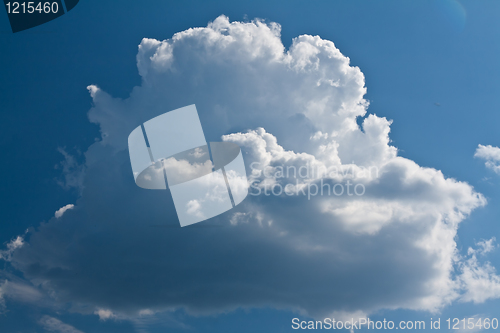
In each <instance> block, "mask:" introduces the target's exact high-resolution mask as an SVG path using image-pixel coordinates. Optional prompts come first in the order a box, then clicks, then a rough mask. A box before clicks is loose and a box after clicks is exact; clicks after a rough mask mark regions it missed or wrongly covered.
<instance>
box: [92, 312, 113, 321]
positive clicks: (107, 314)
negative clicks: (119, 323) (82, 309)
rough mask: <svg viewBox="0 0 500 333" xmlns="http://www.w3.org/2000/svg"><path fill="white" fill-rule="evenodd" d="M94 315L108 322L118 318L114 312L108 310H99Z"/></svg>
mask: <svg viewBox="0 0 500 333" xmlns="http://www.w3.org/2000/svg"><path fill="white" fill-rule="evenodd" d="M94 314H96V315H98V316H99V319H100V320H108V319H111V318H115V317H116V315H115V314H114V313H113V311H111V310H108V309H98V310H96V311H94Z"/></svg>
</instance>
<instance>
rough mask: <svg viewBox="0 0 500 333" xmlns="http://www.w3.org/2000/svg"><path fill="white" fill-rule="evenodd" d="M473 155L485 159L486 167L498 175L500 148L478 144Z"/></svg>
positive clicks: (499, 169)
mask: <svg viewBox="0 0 500 333" xmlns="http://www.w3.org/2000/svg"><path fill="white" fill-rule="evenodd" d="M474 157H477V158H481V159H483V160H486V162H485V165H486V167H487V168H488V169H491V170H493V171H494V172H495V173H497V174H499V175H500V148H498V147H493V146H491V145H487V146H483V145H478V146H477V149H476V152H475V153H474Z"/></svg>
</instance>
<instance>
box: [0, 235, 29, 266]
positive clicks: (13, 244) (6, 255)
mask: <svg viewBox="0 0 500 333" xmlns="http://www.w3.org/2000/svg"><path fill="white" fill-rule="evenodd" d="M23 245H24V238H23V236H17V237H16V238H14V239H13V240H11V241H10V242H8V243H7V249H5V250H0V259H2V260H5V261H10V260H11V258H12V253H14V251H15V250H16V249H18V248H20V247H22V246H23Z"/></svg>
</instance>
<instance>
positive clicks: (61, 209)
mask: <svg viewBox="0 0 500 333" xmlns="http://www.w3.org/2000/svg"><path fill="white" fill-rule="evenodd" d="M73 208H75V205H73V204H68V205H66V206H63V207H61V208H59V209H58V210H57V211H56V212H55V214H54V216H55V217H56V218H60V217H61V216H63V215H64V213H65V212H66V211H67V210H69V209H73Z"/></svg>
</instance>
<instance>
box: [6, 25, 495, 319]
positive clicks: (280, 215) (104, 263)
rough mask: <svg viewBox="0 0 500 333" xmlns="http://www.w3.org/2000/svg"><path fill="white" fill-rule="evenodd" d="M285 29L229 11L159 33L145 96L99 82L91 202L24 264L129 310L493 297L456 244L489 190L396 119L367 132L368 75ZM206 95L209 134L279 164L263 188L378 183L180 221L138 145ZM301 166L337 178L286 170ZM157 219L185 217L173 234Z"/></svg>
mask: <svg viewBox="0 0 500 333" xmlns="http://www.w3.org/2000/svg"><path fill="white" fill-rule="evenodd" d="M279 35H280V26H279V25H278V24H276V23H269V24H265V23H263V22H261V21H258V20H257V21H253V22H248V23H242V22H229V19H228V18H226V17H224V16H221V17H219V18H217V19H216V20H215V21H214V22H213V23H210V24H209V25H208V26H207V27H205V28H194V29H188V30H186V31H183V32H180V33H177V34H175V35H174V36H173V37H172V38H171V39H168V40H164V41H157V40H153V39H144V40H143V41H142V42H141V44H140V46H139V51H138V55H137V66H138V70H139V74H140V75H141V77H142V83H141V86H138V87H135V88H134V89H133V91H132V93H131V95H130V97H129V98H127V99H124V100H123V99H118V98H113V97H111V96H110V95H109V94H107V93H106V92H104V91H103V90H101V89H99V88H98V87H97V86H94V85H92V86H89V91H90V94H91V96H92V99H93V103H94V107H93V108H92V109H91V110H90V111H89V119H90V120H91V121H92V122H95V123H97V124H99V126H100V129H101V133H102V141H101V142H97V143H94V144H93V145H92V146H91V147H89V149H88V151H87V152H86V153H85V156H86V158H87V162H86V165H85V174H84V177H83V183H82V186H84V187H85V191H84V192H82V195H81V197H80V198H79V201H78V202H77V204H78V205H79V207H80V203H81V204H82V205H81V207H82V209H79V210H78V211H74V214H66V215H63V216H61V217H60V218H59V219H57V218H54V219H52V220H51V221H49V222H48V223H47V224H43V225H41V226H40V228H39V229H38V230H37V231H36V232H34V233H33V235H31V237H30V241H29V245H30V246H29V247H28V246H26V247H21V248H18V249H17V250H16V251H15V253H14V255H13V261H12V262H13V265H14V266H15V267H16V268H17V269H19V270H21V271H22V272H24V274H25V276H26V277H27V278H28V279H30V280H31V281H35V282H36V283H37V285H40V286H42V287H43V288H46V289H47V290H48V291H49V292H50V293H51V294H53V295H57V296H58V297H59V298H58V299H60V300H63V301H66V302H73V303H82V304H89V303H90V305H91V306H93V307H92V308H99V309H108V311H111V312H112V313H114V314H118V313H125V314H126V313H129V314H130V313H133V314H137V313H138V312H139V311H140V310H141V309H150V310H151V311H153V312H155V313H157V312H158V311H167V310H168V311H170V310H172V309H179V308H182V309H184V310H186V311H187V312H189V313H195V314H207V313H220V312H224V311H229V310H233V309H236V308H238V307H262V306H273V307H276V308H287V309H293V310H296V311H302V312H304V313H308V314H310V315H313V316H318V317H321V316H324V315H329V314H332V313H356V312H358V313H363V314H370V313H373V312H374V311H377V310H380V309H396V308H406V309H418V310H426V311H436V310H439V309H441V308H442V307H444V306H446V305H447V304H450V303H451V302H453V301H454V300H457V299H462V300H466V301H483V300H484V299H486V298H485V297H484V295H483V292H484V291H483V289H482V287H480V286H482V285H485V284H486V285H487V286H493V287H494V286H496V278H495V275H494V274H493V272H492V268H491V266H484V265H479V264H478V263H476V262H475V261H474V260H471V259H472V258H469V259H463V258H459V257H458V256H457V252H458V250H457V246H456V242H455V239H456V236H457V229H458V227H459V224H460V222H461V221H462V220H463V219H465V218H466V217H467V216H468V215H469V214H470V213H471V212H472V211H473V210H474V209H476V208H478V207H481V206H483V205H485V204H486V200H485V199H484V197H483V196H482V195H481V194H479V193H477V192H475V191H474V189H473V188H472V186H470V185H469V184H467V183H465V182H460V181H457V180H455V179H450V178H445V177H444V176H443V173H442V172H440V171H438V170H436V169H432V168H424V167H421V166H419V165H418V164H416V163H415V162H413V161H411V160H409V159H405V158H402V157H400V156H398V151H397V149H396V148H395V147H393V146H391V145H390V138H389V133H390V129H391V126H393V125H392V122H391V121H390V120H387V119H386V118H383V117H378V116H376V115H373V114H372V115H369V116H368V117H366V118H365V119H364V120H363V123H362V129H363V130H361V129H360V128H359V127H358V125H357V122H356V119H357V117H359V116H364V115H366V112H367V108H368V102H367V101H366V100H365V99H364V98H363V96H364V94H365V93H366V88H365V86H364V76H363V74H362V72H361V70H360V69H359V68H357V67H353V66H350V64H349V58H348V57H346V56H344V55H343V54H342V53H341V52H340V51H339V50H338V49H337V48H336V47H335V45H334V44H333V42H331V41H328V40H323V39H321V38H320V37H318V36H307V35H303V36H299V37H297V38H295V39H294V40H293V43H292V46H291V47H290V49H289V50H285V48H284V46H283V44H282V42H281V40H280V36H279ZM192 103H196V105H197V108H198V111H199V113H200V119H201V122H202V124H203V128H204V131H205V136H206V138H207V141H220V140H219V139H220V137H221V136H223V139H224V140H226V141H233V142H235V143H237V144H239V145H240V146H241V147H242V151H243V152H244V158H245V160H246V163H247V168H248V169H247V171H250V163H252V162H258V164H259V165H260V168H261V169H262V170H264V169H266V168H267V169H268V171H271V173H272V174H273V175H275V176H272V177H266V176H265V174H264V172H262V173H259V172H255V173H254V174H252V175H251V179H252V180H253V181H260V185H258V186H260V188H262V189H265V188H270V187H272V186H276V185H283V184H287V183H289V182H291V183H294V184H296V187H297V189H299V190H300V189H304V188H306V187H309V186H311V185H317V184H318V182H321V181H326V182H329V184H330V185H334V184H337V183H338V184H343V185H345V184H346V182H347V181H350V182H352V183H354V182H356V183H357V184H362V185H363V186H364V188H365V190H366V191H365V193H364V194H363V195H362V196H356V195H354V196H349V195H348V194H344V195H341V196H335V195H329V196H328V195H323V196H315V197H314V198H308V197H307V195H302V194H300V193H297V194H295V195H292V196H287V195H285V194H283V195H281V196H266V195H265V194H262V195H260V196H257V197H255V196H248V198H247V199H245V201H244V202H243V203H242V204H240V205H238V206H237V208H235V209H234V210H231V211H229V212H227V213H225V214H222V215H220V216H218V217H216V218H213V219H211V220H209V221H206V222H203V225H200V227H203V226H219V227H220V228H183V229H180V228H175V227H177V226H178V221H177V218H176V215H175V209H174V207H173V204H172V202H171V201H170V199H169V197H168V196H167V195H166V194H164V193H165V192H162V191H145V190H144V189H140V188H138V187H137V186H135V184H134V180H133V177H132V171H131V170H130V164H129V163H130V162H129V158H128V154H127V151H126V149H127V147H126V142H127V140H126V138H127V136H128V134H129V133H130V131H131V130H133V129H134V128H136V127H137V125H138V124H140V123H142V122H144V121H146V120H148V119H151V118H153V117H154V116H157V115H159V114H162V113H164V112H165V111H166V110H172V109H175V108H178V107H182V106H185V105H189V104H192ZM286 167H295V168H296V169H300V168H301V167H305V168H311V167H312V168H316V169H318V170H332V168H333V169H335V170H336V171H337V172H336V173H335V174H334V175H328V174H327V175H325V174H316V175H315V176H314V175H311V177H305V178H304V177H298V176H290V175H288V176H286V177H278V176H276V173H275V171H279V170H280V168H284V169H286ZM366 170H376V171H377V172H375V173H366V172H365V171H366ZM215 180H216V179H214V181H215ZM224 190H225V187H224ZM215 197H217V196H215ZM308 199H311V200H308ZM207 202H208V201H207ZM200 204H201V201H200ZM192 208H193V213H196V212H197V210H196V205H195V204H194V203H192ZM70 218H71V223H67V222H68V221H66V219H68V220H69V219H70ZM151 224H152V225H161V224H165V225H169V226H174V227H173V228H165V230H164V231H162V232H159V231H158V230H157V229H154V230H153V228H148V227H147V226H149V225H151ZM104 235H105V237H106V239H105V240H103V237H104ZM488 246H489V245H487V244H486V243H485V246H484V247H483V248H484V249H485V250H484V251H486V249H487V248H488V249H489V247H488ZM81 249H86V250H85V251H82V250H81ZM484 251H483V252H484ZM124 253H133V255H124ZM473 258H475V255H473ZM34 265H36V267H39V269H38V270H37V271H33V270H30V267H33V266H34ZM457 266H458V267H460V268H461V275H459V276H458V277H457V276H456V275H455V274H454V271H455V268H456V267H457ZM137 267H140V269H138V268H137ZM54 271H60V272H61V276H60V277H59V278H58V279H54V278H53V276H52V275H51V273H52V272H54ZM117 280H120V284H117V283H116V281H117ZM488 281H489V282H488ZM475 283H477V285H479V286H477V285H476V284H475ZM488 283H489V284H488ZM199 290H203V292H199ZM494 297H498V296H497V295H496V294H494Z"/></svg>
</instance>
